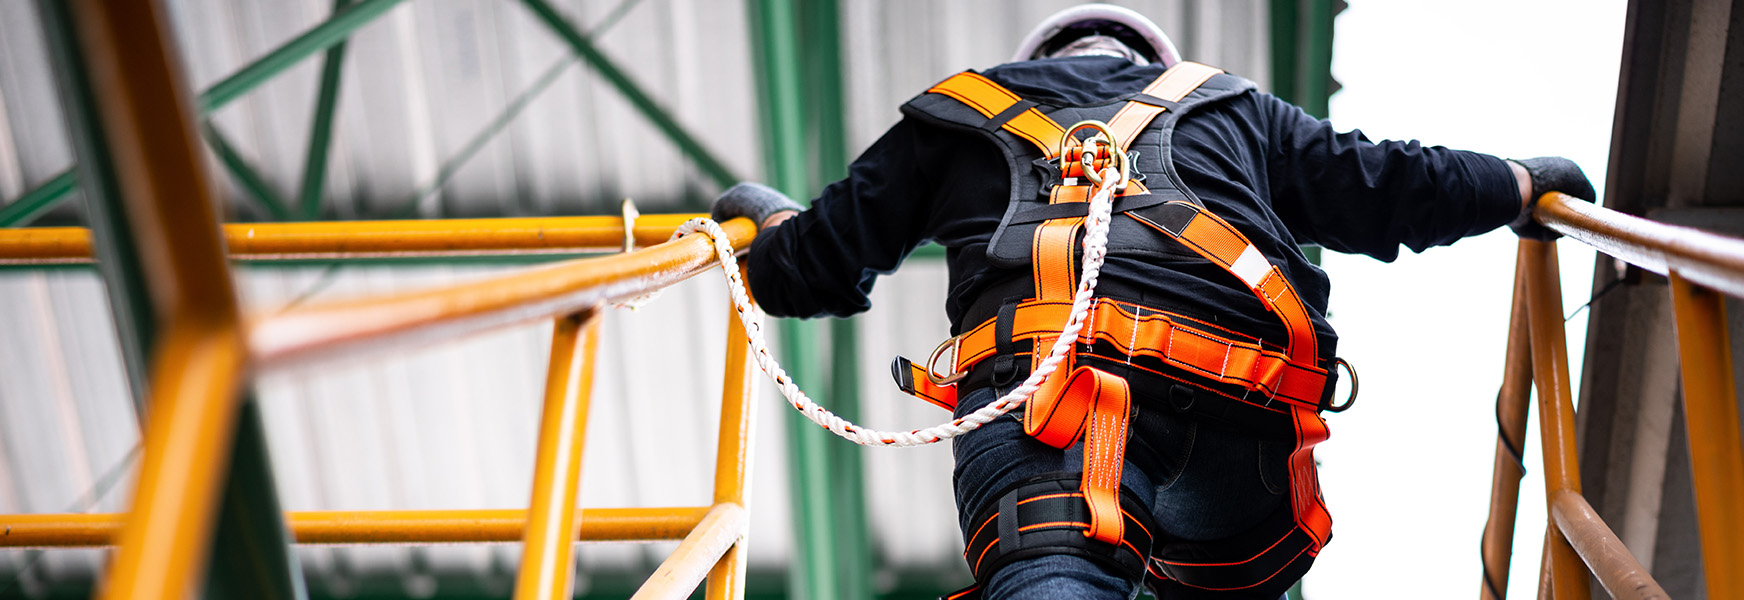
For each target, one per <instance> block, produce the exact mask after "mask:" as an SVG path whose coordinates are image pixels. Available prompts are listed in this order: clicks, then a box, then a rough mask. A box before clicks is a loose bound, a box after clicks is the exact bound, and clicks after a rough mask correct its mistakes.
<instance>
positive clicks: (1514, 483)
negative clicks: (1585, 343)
mask: <svg viewBox="0 0 1744 600" xmlns="http://www.w3.org/2000/svg"><path fill="white" fill-rule="evenodd" d="M1524 261H1525V250H1524V249H1521V250H1519V251H1516V252H1515V257H1514V265H1515V267H1514V301H1513V308H1512V310H1510V311H1509V315H1508V346H1507V351H1506V352H1505V353H1504V354H1503V357H1504V358H1503V360H1502V365H1503V366H1502V387H1501V389H1500V390H1498V391H1497V392H1496V460H1495V467H1494V474H1493V475H1492V476H1491V480H1490V517H1489V520H1487V521H1485V522H1484V534H1483V537H1482V538H1481V539H1482V546H1483V548H1482V552H1483V567H1484V581H1483V588H1481V589H1480V590H1479V591H1478V596H1479V597H1480V598H1483V599H1485V600H1500V599H1501V598H1502V597H1504V596H1506V595H1507V593H1508V592H1507V590H1508V567H1509V564H1508V563H1509V561H1510V560H1511V559H1512V558H1513V555H1514V549H1513V547H1514V526H1515V523H1516V520H1517V516H1518V512H1519V506H1520V480H1521V478H1523V477H1524V476H1525V470H1524V465H1522V464H1520V461H1521V460H1522V456H1521V454H1523V453H1524V452H1525V450H1526V447H1525V441H1526V426H1527V425H1526V417H1527V412H1528V408H1530V402H1531V395H1532V348H1531V337H1530V336H1529V335H1528V332H1527V329H1526V323H1527V321H1526V318H1527V317H1526V279H1525V277H1526V273H1525V271H1524V269H1522V268H1521V266H1522V265H1523V264H1524Z"/></svg>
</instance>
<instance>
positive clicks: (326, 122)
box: [297, 0, 351, 220]
mask: <svg viewBox="0 0 1744 600" xmlns="http://www.w3.org/2000/svg"><path fill="white" fill-rule="evenodd" d="M350 6H351V0H333V14H335V15H338V14H340V13H343V12H345V9H346V8H348V7H350ZM344 65H345V42H344V41H341V42H339V43H337V44H334V45H333V47H332V48H328V49H327V56H326V57H325V58H323V59H322V61H321V88H320V91H318V92H316V94H315V117H314V119H313V120H312V121H311V124H310V126H309V155H308V158H307V159H306V160H304V161H303V188H302V197H301V198H300V200H299V202H298V203H297V208H298V210H297V216H298V217H299V218H301V219H304V220H313V219H316V218H319V217H320V216H321V186H322V184H324V183H326V182H327V152H328V150H330V149H331V148H332V146H333V113H334V109H336V108H338V105H339V75H340V73H341V70H340V69H341V67H343V66H344Z"/></svg>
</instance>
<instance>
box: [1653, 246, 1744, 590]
mask: <svg viewBox="0 0 1744 600" xmlns="http://www.w3.org/2000/svg"><path fill="white" fill-rule="evenodd" d="M1670 276H1671V305H1672V313H1673V315H1674V316H1675V317H1676V321H1677V346H1678V348H1677V350H1678V352H1677V353H1678V357H1679V359H1680V360H1681V361H1682V366H1683V406H1684V409H1683V414H1684V423H1685V425H1686V426H1687V427H1688V429H1689V447H1690V474H1691V476H1692V477H1691V479H1692V482H1693V485H1694V487H1695V496H1696V519H1697V521H1698V522H1699V523H1700V526H1701V536H1702V563H1703V564H1702V566H1703V571H1704V572H1705V573H1706V575H1707V580H1708V581H1707V583H1708V586H1707V589H1708V590H1709V594H1711V595H1713V596H1715V597H1726V596H1727V594H1729V593H1731V594H1744V441H1741V440H1740V439H1739V432H1738V404H1737V402H1738V390H1737V387H1736V383H1735V381H1734V375H1733V373H1732V343H1731V341H1730V340H1729V339H1728V336H1727V334H1726V304H1725V297H1723V296H1721V295H1720V294H1717V293H1715V292H1714V291H1713V290H1710V289H1707V288H1704V287H1701V286H1697V285H1692V284H1691V283H1690V282H1689V280H1688V279H1685V278H1684V277H1683V275H1682V274H1680V273H1679V272H1678V270H1677V269H1672V270H1671V274H1670Z"/></svg>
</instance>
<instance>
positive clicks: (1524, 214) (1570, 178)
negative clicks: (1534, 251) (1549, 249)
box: [1508, 156, 1598, 242]
mask: <svg viewBox="0 0 1744 600" xmlns="http://www.w3.org/2000/svg"><path fill="white" fill-rule="evenodd" d="M1513 162H1515V163H1516V164H1519V165H1520V166H1522V167H1525V168H1526V173H1527V174H1529V175H1531V176H1532V193H1531V194H1530V196H1529V197H1528V198H1527V199H1526V207H1525V208H1524V209H1523V210H1521V211H1520V216H1518V217H1515V218H1514V222H1512V223H1509V224H1508V228H1509V229H1513V230H1514V234H1515V235H1518V236H1520V237H1523V238H1526V239H1532V240H1538V241H1541V242H1550V241H1555V240H1556V238H1559V237H1562V234H1560V233H1557V232H1556V231H1555V230H1552V229H1551V228H1549V227H1545V226H1543V225H1540V224H1539V223H1538V221H1536V220H1533V218H1532V209H1533V208H1535V207H1537V206H1538V197H1539V196H1543V195H1545V194H1548V193H1550V192H1562V193H1564V194H1568V195H1570V196H1574V197H1576V198H1580V199H1582V200H1585V201H1587V202H1592V201H1593V199H1594V198H1596V197H1598V194H1597V193H1596V192H1594V191H1593V182H1591V181H1588V180H1587V174H1586V173H1582V172H1581V168H1580V165H1577V164H1574V161H1572V160H1569V159H1566V158H1563V157H1560V156H1541V157H1538V158H1528V159H1525V160H1516V161H1513Z"/></svg>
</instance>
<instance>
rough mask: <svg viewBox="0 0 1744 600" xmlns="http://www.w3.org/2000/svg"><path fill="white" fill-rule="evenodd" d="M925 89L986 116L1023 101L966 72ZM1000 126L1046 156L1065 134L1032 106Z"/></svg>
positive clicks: (1056, 152) (1053, 153) (1054, 153)
mask: <svg viewBox="0 0 1744 600" xmlns="http://www.w3.org/2000/svg"><path fill="white" fill-rule="evenodd" d="M927 91H928V92H933V93H939V94H944V95H946V96H950V97H952V98H956V99H957V100H958V101H960V102H962V103H963V104H966V105H968V106H969V107H970V108H973V109H975V110H976V111H979V112H980V113H981V114H983V115H986V116H987V118H989V119H991V118H993V117H994V116H997V115H998V114H999V113H1002V112H1005V109H1008V108H1011V105H1013V104H1017V103H1018V102H1019V101H1021V100H1023V98H1021V97H1019V96H1018V95H1017V94H1014V93H1012V92H1011V90H1008V89H1005V88H1004V87H1003V86H1001V85H999V84H997V83H994V82H993V80H991V79H988V78H986V77H983V76H981V74H979V73H971V72H968V71H964V72H962V73H958V74H956V75H953V76H951V78H950V79H946V80H944V81H942V82H940V83H939V84H938V85H935V86H933V87H932V89H929V90H927ZM1000 127H1002V128H1004V129H1005V130H1006V131H1009V132H1011V133H1013V134H1015V135H1017V136H1018V137H1021V138H1023V139H1026V140H1029V142H1030V143H1031V144H1035V145H1036V147H1037V148H1041V149H1042V155H1043V156H1047V157H1049V158H1053V157H1055V156H1059V151H1060V138H1061V137H1062V136H1064V135H1065V134H1066V128H1064V127H1061V126H1060V124H1059V123H1055V122H1054V120H1053V119H1050V118H1048V116H1047V115H1044V114H1042V111H1039V110H1036V109H1035V108H1034V107H1031V108H1030V109H1029V110H1026V111H1023V113H1021V114H1019V115H1017V116H1016V117H1013V118H1012V119H1011V120H1010V121H1006V122H1005V123H1004V124H1003V125H1001V126H1000Z"/></svg>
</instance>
